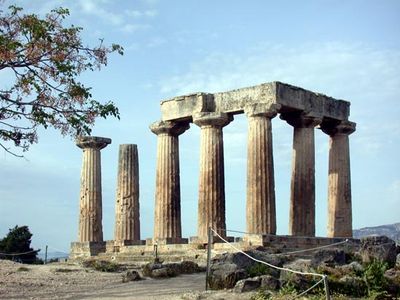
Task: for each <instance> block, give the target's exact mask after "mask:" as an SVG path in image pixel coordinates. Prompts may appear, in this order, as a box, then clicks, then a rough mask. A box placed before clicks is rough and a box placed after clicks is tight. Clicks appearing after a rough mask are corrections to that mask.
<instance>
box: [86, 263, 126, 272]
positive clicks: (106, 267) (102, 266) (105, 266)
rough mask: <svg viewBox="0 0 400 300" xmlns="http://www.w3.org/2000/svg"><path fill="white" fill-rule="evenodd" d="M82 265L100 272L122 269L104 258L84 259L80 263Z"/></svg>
mask: <svg viewBox="0 0 400 300" xmlns="http://www.w3.org/2000/svg"><path fill="white" fill-rule="evenodd" d="M82 265H83V267H85V268H91V269H94V270H96V271H100V272H119V271H122V268H121V266H120V265H118V264H116V263H114V262H111V261H106V260H86V261H84V262H83V263H82Z"/></svg>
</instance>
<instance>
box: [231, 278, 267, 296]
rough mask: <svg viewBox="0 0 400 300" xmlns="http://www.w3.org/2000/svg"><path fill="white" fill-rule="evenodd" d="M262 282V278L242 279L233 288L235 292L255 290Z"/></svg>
mask: <svg viewBox="0 0 400 300" xmlns="http://www.w3.org/2000/svg"><path fill="white" fill-rule="evenodd" d="M260 284H261V279H260V278H247V279H242V280H239V281H238V282H237V283H236V285H235V287H234V288H233V291H234V292H235V293H244V292H249V291H253V290H255V289H258V288H259V287H260Z"/></svg>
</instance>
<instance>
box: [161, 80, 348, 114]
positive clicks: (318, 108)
mask: <svg viewBox="0 0 400 300" xmlns="http://www.w3.org/2000/svg"><path fill="white" fill-rule="evenodd" d="M252 103H255V104H258V103H274V104H279V107H280V108H279V110H278V112H279V113H284V112H293V111H302V112H305V113H306V114H308V115H310V116H314V117H323V118H324V119H327V120H329V119H333V120H339V121H343V120H347V119H348V117H349V115H350V102H348V101H344V100H338V99H334V98H332V97H328V96H326V95H323V94H319V93H314V92H311V91H308V90H305V89H302V88H299V87H296V86H292V85H289V84H285V83H281V82H278V81H275V82H270V83H264V84H260V85H257V86H252V87H246V88H241V89H237V90H232V91H228V92H222V93H215V94H209V93H196V94H190V95H185V96H178V97H174V98H172V99H168V100H164V101H162V102H161V115H162V116H161V119H162V120H163V121H174V120H182V121H184V120H187V121H190V120H191V118H192V116H193V115H194V114H196V113H200V112H223V113H229V114H239V113H243V111H244V110H245V107H246V106H247V105H249V104H252Z"/></svg>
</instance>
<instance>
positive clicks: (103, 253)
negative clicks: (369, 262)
mask: <svg viewBox="0 0 400 300" xmlns="http://www.w3.org/2000/svg"><path fill="white" fill-rule="evenodd" d="M172 240H173V239H164V240H158V241H157V243H155V242H154V240H153V239H147V240H146V241H137V243H136V242H135V243H136V244H134V245H130V243H131V241H127V243H126V244H124V245H121V244H118V245H117V243H115V242H114V241H107V242H101V243H99V242H85V243H79V242H74V243H71V254H70V257H69V258H70V260H77V259H85V258H89V257H92V256H98V257H102V258H106V259H112V260H116V261H120V262H126V263H132V262H135V263H144V262H149V261H152V260H154V258H155V255H156V254H155V253H156V250H157V255H158V257H160V259H161V260H163V261H182V260H191V261H196V262H198V263H205V262H206V258H207V244H206V243H203V242H202V241H200V240H199V239H198V238H197V237H191V238H190V239H189V240H188V239H180V240H179V241H178V242H179V243H172V242H173V241H172ZM228 240H229V241H230V242H231V243H232V245H234V246H235V247H236V248H239V249H242V250H246V249H249V248H256V247H264V248H266V250H270V249H274V250H275V251H276V252H277V253H286V252H292V251H297V250H305V249H312V248H318V247H323V246H328V245H330V244H335V243H340V242H343V241H346V240H347V241H348V242H347V243H343V244H339V245H337V246H332V248H335V247H338V248H342V249H349V250H357V249H358V247H359V245H360V240H359V239H352V238H350V239H346V238H325V237H298V236H289V235H269V234H252V235H246V236H244V237H228ZM139 242H140V243H139ZM212 249H213V251H212V255H213V256H214V255H216V254H219V253H223V252H236V250H235V249H233V248H232V247H231V246H230V245H229V244H227V243H225V242H222V241H220V240H219V239H218V238H217V237H214V243H213V245H212ZM305 253H307V252H305Z"/></svg>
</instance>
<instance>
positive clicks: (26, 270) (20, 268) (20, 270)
mask: <svg viewBox="0 0 400 300" xmlns="http://www.w3.org/2000/svg"><path fill="white" fill-rule="evenodd" d="M29 270H30V269H28V268H27V267H19V268H18V269H17V272H28V271H29Z"/></svg>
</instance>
